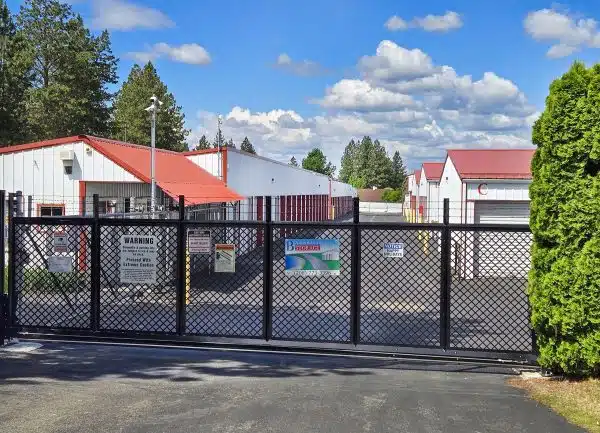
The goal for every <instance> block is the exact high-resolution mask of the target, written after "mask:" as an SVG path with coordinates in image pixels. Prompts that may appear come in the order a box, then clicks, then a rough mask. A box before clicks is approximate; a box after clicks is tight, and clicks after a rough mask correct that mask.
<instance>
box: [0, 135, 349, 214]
mask: <svg viewBox="0 0 600 433" xmlns="http://www.w3.org/2000/svg"><path fill="white" fill-rule="evenodd" d="M150 171H151V149H150V148H149V147H148V146H140V145H136V144H131V143H125V142H121V141H116V140H110V139H105V138H99V137H93V136H89V135H78V136H72V137H65V138H59V139H54V140H46V141H41V142H36V143H28V144H22V145H17V146H10V147H5V148H0V173H1V174H0V189H2V190H5V191H7V192H17V191H20V192H21V193H22V194H23V196H25V197H26V198H28V197H31V200H30V201H31V209H27V210H26V212H25V213H30V214H31V215H32V216H36V215H39V216H59V215H78V214H88V215H89V214H90V213H91V212H92V197H93V196H94V195H95V194H97V195H98V196H99V198H100V212H101V213H102V214H131V213H134V212H141V213H144V212H147V210H148V208H149V197H150V195H151V194H150V183H151V179H150V178H151V174H150ZM155 181H156V186H157V191H156V198H157V206H158V207H157V211H159V212H165V213H167V212H169V209H171V210H172V208H173V205H174V204H175V203H176V202H177V200H178V198H179V196H184V198H185V204H186V206H187V207H188V210H189V211H190V212H192V216H193V217H194V218H196V219H223V218H226V219H247V220H260V219H264V217H265V214H266V210H265V200H264V198H265V197H266V196H270V197H272V206H273V212H272V213H273V218H274V220H276V221H278V220H283V221H301V220H307V221H308V220H310V221H315V220H325V219H329V218H333V217H335V216H336V215H338V216H339V215H340V214H343V213H348V212H350V210H351V204H352V197H354V196H355V195H356V190H355V189H354V188H353V187H352V186H351V185H348V184H344V183H341V182H337V181H335V180H333V179H330V178H329V177H328V176H325V175H321V174H318V173H314V172H312V171H308V170H304V169H302V168H297V167H291V166H289V165H288V164H286V163H281V162H278V161H274V160H271V159H268V158H263V157H260V156H257V155H250V154H248V153H245V152H242V151H239V150H237V149H228V148H226V147H224V148H222V149H207V150H202V151H191V152H185V153H178V152H172V151H168V150H163V149H156V153H155Z"/></svg>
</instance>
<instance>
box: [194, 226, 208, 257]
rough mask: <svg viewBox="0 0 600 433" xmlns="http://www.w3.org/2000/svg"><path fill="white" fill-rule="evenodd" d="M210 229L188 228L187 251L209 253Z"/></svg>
mask: <svg viewBox="0 0 600 433" xmlns="http://www.w3.org/2000/svg"><path fill="white" fill-rule="evenodd" d="M210 245H211V242H210V230H188V252H189V253H190V254H210Z"/></svg>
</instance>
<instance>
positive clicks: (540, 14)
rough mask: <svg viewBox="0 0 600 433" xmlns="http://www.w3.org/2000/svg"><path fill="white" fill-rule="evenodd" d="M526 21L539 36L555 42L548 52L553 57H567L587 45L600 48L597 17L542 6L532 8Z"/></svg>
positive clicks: (529, 31)
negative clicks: (536, 8)
mask: <svg viewBox="0 0 600 433" xmlns="http://www.w3.org/2000/svg"><path fill="white" fill-rule="evenodd" d="M523 25H524V27H525V31H526V32H527V33H528V34H529V35H530V36H531V37H532V38H534V39H535V40H537V41H550V42H555V43H554V44H553V45H552V46H551V47H550V48H549V49H548V52H547V53H546V55H547V56H548V57H550V58H559V57H566V56H569V55H571V54H573V53H575V52H577V51H579V50H580V49H582V48H585V47H589V48H600V32H598V22H597V21H596V20H595V19H593V18H577V17H575V16H572V15H570V14H569V13H568V12H560V11H557V10H554V9H540V10H537V11H533V12H529V13H528V14H527V16H526V17H525V20H524V22H523Z"/></svg>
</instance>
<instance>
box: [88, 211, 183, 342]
mask: <svg viewBox="0 0 600 433" xmlns="http://www.w3.org/2000/svg"><path fill="white" fill-rule="evenodd" d="M126 235H133V236H143V237H145V238H149V239H152V242H153V244H154V245H155V246H156V247H155V251H156V264H157V269H156V278H155V282H150V283H144V284H140V283H123V282H122V281H128V280H129V278H124V275H123V274H122V273H121V271H122V269H121V268H122V266H123V263H122V261H121V259H122V257H121V248H122V245H123V242H124V240H122V237H124V236H126ZM176 300H177V225H176V224H172V225H167V224H156V225H136V224H135V222H131V223H129V222H123V221H120V222H119V225H102V226H101V227H100V329H102V330H112V331H138V332H153V333H159V332H160V333H175V332H176V331H177V326H176V322H177V319H176Z"/></svg>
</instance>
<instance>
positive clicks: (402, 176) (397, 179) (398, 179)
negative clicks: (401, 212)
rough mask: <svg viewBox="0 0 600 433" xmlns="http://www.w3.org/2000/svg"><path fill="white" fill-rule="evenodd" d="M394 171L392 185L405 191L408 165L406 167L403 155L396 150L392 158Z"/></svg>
mask: <svg viewBox="0 0 600 433" xmlns="http://www.w3.org/2000/svg"><path fill="white" fill-rule="evenodd" d="M392 173H393V182H392V184H391V185H390V186H391V187H392V188H395V189H397V190H400V191H404V186H405V183H406V167H404V162H403V161H402V157H401V156H400V152H398V151H396V152H394V156H393V158H392Z"/></svg>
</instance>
